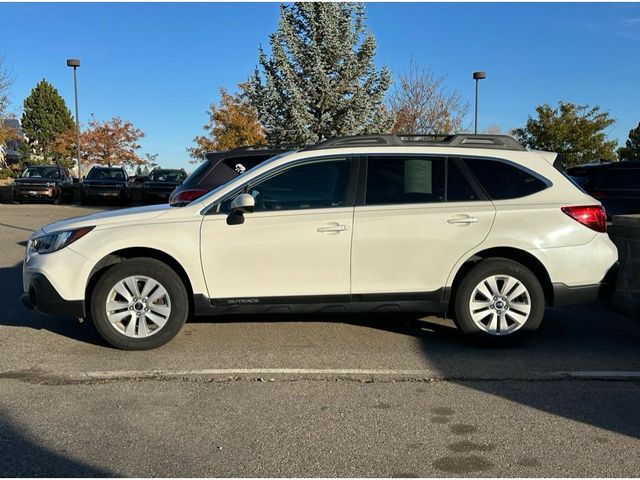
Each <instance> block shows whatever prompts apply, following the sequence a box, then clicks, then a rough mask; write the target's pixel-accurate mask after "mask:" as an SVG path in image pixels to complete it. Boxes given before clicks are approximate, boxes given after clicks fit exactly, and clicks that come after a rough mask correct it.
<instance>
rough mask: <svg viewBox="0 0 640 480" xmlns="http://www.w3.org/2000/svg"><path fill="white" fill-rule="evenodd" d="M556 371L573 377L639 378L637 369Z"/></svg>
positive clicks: (639, 373)
mask: <svg viewBox="0 0 640 480" xmlns="http://www.w3.org/2000/svg"><path fill="white" fill-rule="evenodd" d="M556 373H557V374H558V375H567V376H570V377H574V378H603V379H606V378H640V372H639V371H615V370H594V371H576V372H556Z"/></svg>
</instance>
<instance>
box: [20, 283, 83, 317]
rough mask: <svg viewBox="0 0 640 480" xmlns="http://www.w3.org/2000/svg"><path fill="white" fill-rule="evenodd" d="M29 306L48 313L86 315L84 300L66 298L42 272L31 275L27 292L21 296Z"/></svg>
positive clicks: (73, 315) (71, 315) (23, 301)
mask: <svg viewBox="0 0 640 480" xmlns="http://www.w3.org/2000/svg"><path fill="white" fill-rule="evenodd" d="M20 300H21V301H22V303H23V304H24V305H25V306H27V307H28V308H31V309H35V310H37V311H38V312H40V313H44V314H46V315H55V316H64V317H84V316H85V308H84V301H83V300H65V299H64V298H62V297H61V296H60V294H59V293H58V291H57V290H56V289H55V288H54V286H53V285H51V282H49V280H48V279H47V277H45V276H44V275H43V274H41V273H34V274H33V275H31V279H30V282H29V287H28V290H27V292H26V293H23V294H22V297H20Z"/></svg>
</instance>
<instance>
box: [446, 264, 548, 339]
mask: <svg viewBox="0 0 640 480" xmlns="http://www.w3.org/2000/svg"><path fill="white" fill-rule="evenodd" d="M493 275H508V276H510V277H513V278H514V279H516V280H517V281H519V282H520V283H521V284H522V285H523V286H524V287H525V288H526V289H527V292H528V294H529V303H530V308H531V309H530V312H529V316H528V318H527V319H526V321H525V322H524V324H523V325H522V326H521V327H519V328H518V329H516V330H514V331H513V332H512V333H507V334H502V335H496V334H492V333H489V332H487V331H485V330H483V329H482V328H480V326H478V325H477V324H476V322H474V320H473V318H472V312H471V308H470V305H469V303H470V301H471V295H472V294H473V292H474V290H475V288H476V286H478V285H479V284H480V283H481V282H482V281H483V280H485V279H487V278H489V277H491V276H493ZM480 298H481V297H480ZM544 308H545V298H544V291H543V289H542V286H541V285H540V281H539V280H538V278H537V277H536V276H535V275H534V274H533V272H531V270H529V269H528V268H527V267H525V266H524V265H522V264H520V263H518V262H515V261H513V260H509V259H507V258H498V257H495V258H487V259H485V260H482V261H481V262H479V263H478V264H477V265H476V266H474V267H473V268H472V269H471V270H470V271H469V272H468V273H467V274H466V275H465V277H464V278H463V279H462V282H461V283H460V285H459V287H458V289H457V292H456V294H455V299H454V311H455V318H454V321H455V323H456V325H457V327H458V328H459V329H460V330H461V331H462V333H464V334H465V335H466V336H467V338H468V339H469V340H471V341H472V342H474V343H478V344H482V345H488V346H507V345H513V344H515V343H518V342H520V341H522V340H524V339H525V338H526V337H528V336H529V335H530V334H531V333H533V332H535V331H536V330H537V329H538V328H539V327H540V324H541V323H542V318H543V317H544ZM507 315H508V314H507ZM509 321H510V322H512V320H511V319H509ZM512 325H513V323H512Z"/></svg>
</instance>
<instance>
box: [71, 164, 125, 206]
mask: <svg viewBox="0 0 640 480" xmlns="http://www.w3.org/2000/svg"><path fill="white" fill-rule="evenodd" d="M127 183H128V177H127V172H126V171H125V169H124V168H122V167H92V168H91V170H89V173H88V174H87V176H86V178H85V179H84V181H83V182H82V196H81V200H82V204H83V205H88V204H91V203H97V202H105V201H106V202H118V203H120V204H125V203H127V202H128V200H129V189H128V187H127Z"/></svg>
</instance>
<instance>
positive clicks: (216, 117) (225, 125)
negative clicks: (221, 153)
mask: <svg viewBox="0 0 640 480" xmlns="http://www.w3.org/2000/svg"><path fill="white" fill-rule="evenodd" d="M238 87H239V89H240V92H239V93H234V94H229V93H228V92H227V91H226V90H225V89H224V88H220V104H219V105H216V104H213V103H212V104H211V105H210V107H209V110H208V112H207V113H208V114H209V121H208V122H207V123H206V124H205V125H203V128H204V130H205V131H206V132H207V133H206V135H198V136H197V137H195V138H194V139H193V141H194V142H195V146H193V147H189V148H187V152H189V155H190V156H191V158H193V160H192V161H191V163H198V162H200V161H202V159H203V157H204V154H205V153H206V152H210V151H213V150H230V149H232V148H238V147H244V146H247V145H255V144H260V143H264V142H265V136H264V130H263V128H262V126H261V125H260V122H259V121H258V114H257V112H256V109H255V108H254V107H253V106H251V104H250V103H249V99H248V98H247V94H246V88H247V85H246V84H245V83H240V84H238Z"/></svg>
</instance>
